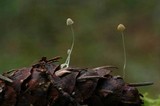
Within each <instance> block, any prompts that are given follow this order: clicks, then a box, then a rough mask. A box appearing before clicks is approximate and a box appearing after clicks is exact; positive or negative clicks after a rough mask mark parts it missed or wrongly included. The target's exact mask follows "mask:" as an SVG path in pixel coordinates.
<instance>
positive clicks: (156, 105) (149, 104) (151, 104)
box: [143, 93, 160, 106]
mask: <svg viewBox="0 0 160 106" xmlns="http://www.w3.org/2000/svg"><path fill="white" fill-rule="evenodd" d="M147 95H148V93H145V94H144V98H143V100H144V105H143V106H160V96H159V97H158V98H157V99H152V98H149V97H147Z"/></svg>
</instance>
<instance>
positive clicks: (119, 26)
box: [117, 24, 126, 32]
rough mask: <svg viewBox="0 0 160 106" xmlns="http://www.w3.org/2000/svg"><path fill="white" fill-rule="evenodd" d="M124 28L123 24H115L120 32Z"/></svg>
mask: <svg viewBox="0 0 160 106" xmlns="http://www.w3.org/2000/svg"><path fill="white" fill-rule="evenodd" d="M125 29H126V27H125V26H124V25H123V24H119V25H118V26H117V30H118V31H120V32H123V31H124V30H125Z"/></svg>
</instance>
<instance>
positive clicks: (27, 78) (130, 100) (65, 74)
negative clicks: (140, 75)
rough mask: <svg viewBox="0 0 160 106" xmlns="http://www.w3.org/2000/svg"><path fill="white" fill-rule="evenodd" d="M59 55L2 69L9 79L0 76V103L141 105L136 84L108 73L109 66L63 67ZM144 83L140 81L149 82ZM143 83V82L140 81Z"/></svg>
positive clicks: (14, 105)
mask: <svg viewBox="0 0 160 106" xmlns="http://www.w3.org/2000/svg"><path fill="white" fill-rule="evenodd" d="M58 59H59V57H56V58H53V59H50V60H47V58H46V57H43V58H42V59H41V60H40V61H39V62H38V63H37V64H34V65H33V66H32V67H29V68H22V69H18V70H13V71H10V72H7V73H4V74H3V75H4V77H6V78H9V79H11V80H12V81H13V82H8V81H7V80H3V79H0V106H80V105H88V106H141V104H143V101H142V100H141V98H140V96H141V94H140V93H139V91H138V89H137V88H135V86H139V85H140V84H129V83H126V82H125V81H124V80H123V78H121V77H120V76H112V75H111V69H114V68H116V67H112V66H102V67H97V68H93V69H81V68H65V69H61V68H60V64H56V62H57V61H58ZM150 84H151V83H145V84H144V85H150ZM141 85H143V84H141Z"/></svg>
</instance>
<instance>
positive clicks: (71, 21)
mask: <svg viewBox="0 0 160 106" xmlns="http://www.w3.org/2000/svg"><path fill="white" fill-rule="evenodd" d="M73 23H74V21H73V20H72V19H71V18H68V19H67V21H66V24H67V25H68V26H69V25H72V24H73Z"/></svg>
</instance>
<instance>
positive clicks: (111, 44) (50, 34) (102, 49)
mask: <svg viewBox="0 0 160 106" xmlns="http://www.w3.org/2000/svg"><path fill="white" fill-rule="evenodd" d="M68 17H70V18H72V19H73V20H74V22H75V24H74V30H75V34H76V39H75V48H74V50H73V53H72V58H71V66H73V67H83V68H84V67H89V68H91V67H97V66H103V65H114V66H118V67H119V70H115V71H114V72H113V73H114V75H118V74H119V75H121V76H122V68H123V48H122V40H121V34H120V33H119V32H118V31H117V30H116V27H117V25H118V24H120V23H123V24H124V25H125V26H126V30H125V42H126V50H127V67H126V70H127V71H126V78H125V80H126V81H127V82H144V81H153V82H154V85H153V86H149V87H142V88H140V90H141V92H143V93H144V92H149V95H151V96H153V97H157V96H158V95H159V94H160V90H159V88H160V84H159V83H160V1H159V0H1V1H0V54H1V55H0V70H1V72H5V71H8V70H10V69H17V68H21V67H27V66H31V65H32V64H34V63H36V62H37V61H38V60H39V59H40V58H41V57H42V56H47V57H48V58H52V57H54V56H62V57H63V59H61V60H60V63H63V62H64V61H65V59H66V57H67V54H66V51H67V49H68V48H70V45H71V41H72V36H71V31H70V29H69V28H68V27H67V26H66V22H65V21H66V19H67V18H68Z"/></svg>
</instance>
